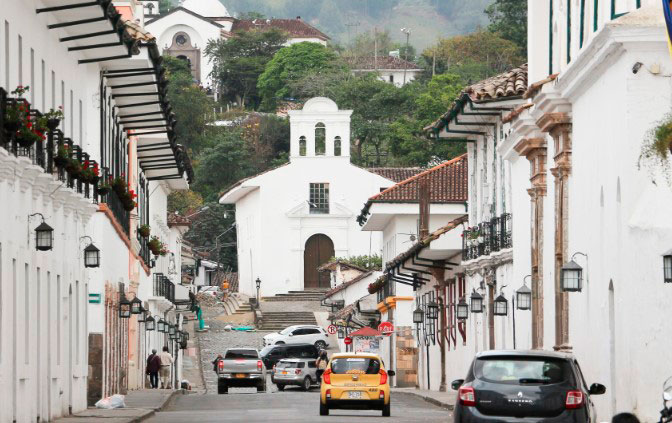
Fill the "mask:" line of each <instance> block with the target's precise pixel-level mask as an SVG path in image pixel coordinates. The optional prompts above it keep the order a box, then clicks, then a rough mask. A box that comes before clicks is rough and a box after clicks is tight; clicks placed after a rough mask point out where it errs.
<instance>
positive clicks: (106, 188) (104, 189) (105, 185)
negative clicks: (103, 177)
mask: <svg viewBox="0 0 672 423" xmlns="http://www.w3.org/2000/svg"><path fill="white" fill-rule="evenodd" d="M111 181H112V177H110V178H109V179H108V180H107V181H104V182H102V183H101V184H100V185H98V194H99V195H107V194H108V193H109V192H110V191H111V190H112V186H111V185H110V184H111Z"/></svg>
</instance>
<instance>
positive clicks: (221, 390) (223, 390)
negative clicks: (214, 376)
mask: <svg viewBox="0 0 672 423" xmlns="http://www.w3.org/2000/svg"><path fill="white" fill-rule="evenodd" d="M228 392H229V387H228V386H226V384H225V383H224V381H223V380H218V381H217V393H218V394H227V393H228Z"/></svg>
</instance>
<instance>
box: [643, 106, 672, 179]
mask: <svg viewBox="0 0 672 423" xmlns="http://www.w3.org/2000/svg"><path fill="white" fill-rule="evenodd" d="M671 153H672V113H670V114H668V115H667V116H665V118H664V119H663V120H661V121H659V122H658V123H657V124H656V126H654V127H653V128H651V129H650V130H649V132H648V133H647V136H646V139H645V140H644V143H643V145H642V150H641V154H640V156H639V163H638V166H639V167H641V166H642V164H645V165H646V166H647V167H649V170H650V176H651V178H652V179H655V177H656V173H657V170H661V171H662V173H663V175H664V176H665V177H666V178H667V181H668V183H669V182H672V178H671V175H670V174H671V172H670V160H669V157H670V154H671Z"/></svg>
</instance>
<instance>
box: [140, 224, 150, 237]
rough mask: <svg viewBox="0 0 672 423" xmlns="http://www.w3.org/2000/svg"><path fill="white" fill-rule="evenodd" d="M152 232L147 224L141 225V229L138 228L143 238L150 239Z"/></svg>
mask: <svg viewBox="0 0 672 423" xmlns="http://www.w3.org/2000/svg"><path fill="white" fill-rule="evenodd" d="M150 231H151V229H150V228H149V225H147V224H145V225H140V227H139V228H138V233H139V234H140V236H141V237H143V238H148V237H149V233H150Z"/></svg>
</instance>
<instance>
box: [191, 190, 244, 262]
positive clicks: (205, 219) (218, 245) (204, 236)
mask: <svg viewBox="0 0 672 423" xmlns="http://www.w3.org/2000/svg"><path fill="white" fill-rule="evenodd" d="M206 205H207V206H208V209H207V210H204V211H203V212H202V213H199V214H198V215H197V216H195V217H194V218H193V219H192V224H191V227H190V228H189V231H188V232H187V233H186V234H185V235H184V238H185V239H186V240H187V241H189V242H191V243H192V244H193V246H194V248H195V249H196V251H198V252H200V253H202V254H204V255H206V256H207V257H209V258H211V259H213V260H217V261H219V262H220V263H221V264H222V269H223V270H226V269H227V268H231V270H232V271H234V272H235V271H236V270H237V265H238V263H237V260H236V230H235V226H233V225H234V219H235V215H234V213H233V210H232V208H231V206H227V205H222V204H218V203H217V202H211V203H207V204H206Z"/></svg>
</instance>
